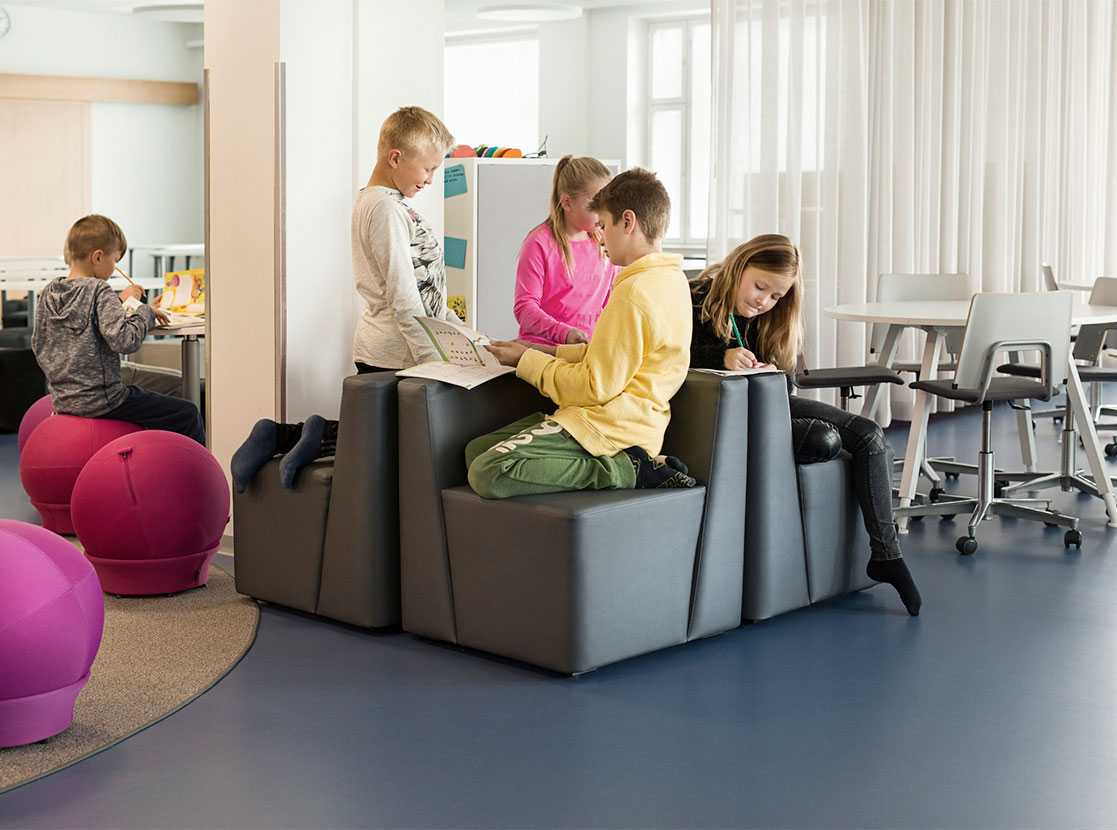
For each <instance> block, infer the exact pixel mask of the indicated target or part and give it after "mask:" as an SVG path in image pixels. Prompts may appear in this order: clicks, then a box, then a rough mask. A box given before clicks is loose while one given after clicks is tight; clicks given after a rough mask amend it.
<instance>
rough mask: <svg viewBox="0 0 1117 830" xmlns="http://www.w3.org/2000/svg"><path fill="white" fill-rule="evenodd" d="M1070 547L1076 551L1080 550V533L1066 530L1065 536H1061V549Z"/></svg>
mask: <svg viewBox="0 0 1117 830" xmlns="http://www.w3.org/2000/svg"><path fill="white" fill-rule="evenodd" d="M1071 545H1074V547H1075V548H1076V549H1078V550H1082V531H1080V530H1068V531H1067V532H1066V535H1065V536H1063V547H1065V548H1069V547H1070V546H1071Z"/></svg>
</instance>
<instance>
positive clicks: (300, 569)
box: [233, 372, 400, 628]
mask: <svg viewBox="0 0 1117 830" xmlns="http://www.w3.org/2000/svg"><path fill="white" fill-rule="evenodd" d="M396 383H397V381H396V376H395V373H394V372H382V373H376V374H368V375H355V376H353V377H350V378H346V379H345V382H344V386H343V391H342V398H341V419H340V420H341V426H340V430H339V433H338V442H337V455H336V457H335V458H329V459H320V460H318V461H315V462H313V463H312V464H310V465H308V466H307V467H305V468H303V470H302V471H301V472H300V474H299V478H298V480H297V482H296V487H295V489H294V490H286V489H284V488H283V487H282V486H281V485H280V483H279V460H278V459H273V460H271V461H270V462H268V463H267V464H266V465H265V466H264V468H263V469H262V470H260V472H259V474H258V475H257V476H256V479H255V481H253V483H252V485H251V486H250V487H249V488H248V490H247V491H246V492H245V493H243V494H235V495H234V497H233V528H234V537H235V544H236V586H237V590H238V591H240V593H242V594H247V595H248V596H251V597H255V598H256V599H261V600H265V601H267V602H273V603H276V604H278V605H285V606H288V607H290V608H295V609H298V610H300V611H306V612H308V613H311V614H318V615H320V616H323V617H328V618H330V619H334V620H338V621H340V622H345V623H351V624H353V625H358V626H362V627H365V628H379V627H383V626H390V625H396V624H398V623H399V620H400V601H399V508H398V503H399V500H398V492H399V491H398V487H397V478H398V476H397V459H398V454H397V421H396V418H397V411H398V410H397V404H396Z"/></svg>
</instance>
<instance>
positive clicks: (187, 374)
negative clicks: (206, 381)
mask: <svg viewBox="0 0 1117 830" xmlns="http://www.w3.org/2000/svg"><path fill="white" fill-rule="evenodd" d="M151 333H152V334H159V335H163V336H164V337H178V338H181V339H182V392H183V394H184V395H185V396H186V399H187V400H188V401H190V402H191V403H193V404H194V405H195V406H196V407H198V409H199V410H200V409H201V408H202V360H203V353H202V340H203V339H204V338H205V336H206V323H205V319H204V318H203V319H201V320H200V321H199V322H198V325H196V326H184V327H180V328H173V329H165V328H162V327H156V328H153V329H152V330H151Z"/></svg>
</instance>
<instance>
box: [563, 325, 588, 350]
mask: <svg viewBox="0 0 1117 830" xmlns="http://www.w3.org/2000/svg"><path fill="white" fill-rule="evenodd" d="M589 342H590V339H589V338H588V337H586V334H585V332H583V331H579V330H578V329H571V330H570V331H568V332H567V333H566V345H567V346H573V345H574V344H575V343H589Z"/></svg>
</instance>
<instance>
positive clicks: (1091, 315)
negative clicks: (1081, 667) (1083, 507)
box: [825, 297, 1117, 532]
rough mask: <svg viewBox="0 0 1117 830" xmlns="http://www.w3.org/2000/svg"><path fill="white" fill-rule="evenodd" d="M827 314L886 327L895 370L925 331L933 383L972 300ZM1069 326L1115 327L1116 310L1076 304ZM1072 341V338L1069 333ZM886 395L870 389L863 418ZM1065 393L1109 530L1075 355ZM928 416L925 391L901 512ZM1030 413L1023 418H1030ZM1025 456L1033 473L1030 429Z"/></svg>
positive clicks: (1112, 518) (883, 357)
mask: <svg viewBox="0 0 1117 830" xmlns="http://www.w3.org/2000/svg"><path fill="white" fill-rule="evenodd" d="M825 312H826V314H827V315H829V316H830V317H833V318H834V319H835V320H845V321H851V322H860V323H874V324H877V325H881V326H886V327H887V328H886V331H885V336H884V341H883V343H882V346H881V353H880V365H882V366H886V367H888V368H891V367H892V365H893V364H894V363H895V359H896V349H897V347H898V345H899V342H900V334H901V332H902V331H903V330H904V329H905V328H917V329H922V330H923V331H925V332H927V341H926V343H925V344H924V346H923V360H922V364H921V367H920V374H919V377H920V379H921V380H934V379H935V378H936V377H938V368H939V359H940V357H941V355H942V349H943V346H944V343H945V340H946V332H947V330H948V329H957V328H963V327H965V325H966V319H967V318H968V317H969V313H970V301H969V300H948V301H933V302H927V301H904V302H887V303H847V304H845V305H837V306H831V307H829V308H827V309H825ZM1071 323H1072V325H1075V326H1082V325H1089V324H1094V323H1117V306H1097V305H1089V304H1087V303H1085V302H1078V298H1077V297H1076V302H1075V304H1074V307H1073V311H1072V313H1071ZM1067 336H1068V337H1069V336H1070V333H1069V332H1068V333H1067ZM882 394H883V384H878V385H876V386H873V387H871V388H870V389H869V390H867V391H866V393H865V404H864V406H863V407H862V409H861V413H862V414H863V415H864V416H865V417H867V418H871V417H873V415H874V414H875V413H876V409H877V407H878V406H879V404H880V400H881V395H882ZM1067 394H1068V395H1069V396H1070V402H1071V408H1072V409H1073V411H1074V419H1075V424H1076V425H1077V427H1078V432H1079V435H1081V436H1082V442H1083V444H1084V445H1085V448H1086V459H1087V461H1088V462H1089V464H1090V472H1091V473H1092V474H1093V480H1094V484H1095V486H1096V487H1097V488H1098V495H1099V498H1101V500H1102V501H1103V502H1104V503H1105V512H1106V515H1107V516H1108V524H1109V526H1110V527H1117V500H1115V498H1114V491H1113V483H1112V481H1111V480H1110V478H1109V474H1108V473H1107V471H1106V469H1105V460H1104V454H1103V453H1102V448H1101V443H1100V442H1099V441H1098V432H1097V429H1096V428H1095V426H1094V419H1093V414H1092V412H1091V410H1090V404H1089V401H1088V400H1087V397H1086V394H1085V391H1084V390H1083V388H1082V380H1081V379H1080V378H1079V376H1078V368H1077V366H1076V365H1075V362H1074V357H1073V354H1072V355H1071V356H1070V369H1069V372H1068V377H1067ZM929 415H930V395H929V394H928V393H926V392H923V391H917V392H916V394H915V407H914V410H913V412H912V419H911V431H910V432H909V433H908V444H907V449H906V451H905V453H904V473H903V478H902V480H901V484H900V507H901V509H902V508H904V507H907V506H909V505H910V504H911V502H912V499H913V498H914V497H915V487H916V484H917V482H918V480H919V470H920V467H921V466H922V464H923V458H924V454H925V446H926V441H927V418H928V416H929ZM1027 415H1028V413H1021V416H1022V417H1023V418H1025V419H1026V418H1027ZM1020 440H1021V452H1022V454H1023V456H1024V462H1025V466H1027V467H1028V469H1029V470H1032V469H1034V464H1035V438H1034V436H1033V435H1032V430H1031V426H1030V424H1029V425H1028V426H1027V428H1026V429H1022V430H1020ZM899 524H900V527H901V532H902V531H904V530H905V529H906V524H907V521H906V519H905V518H903V517H902V516H901V517H900V520H899Z"/></svg>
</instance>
